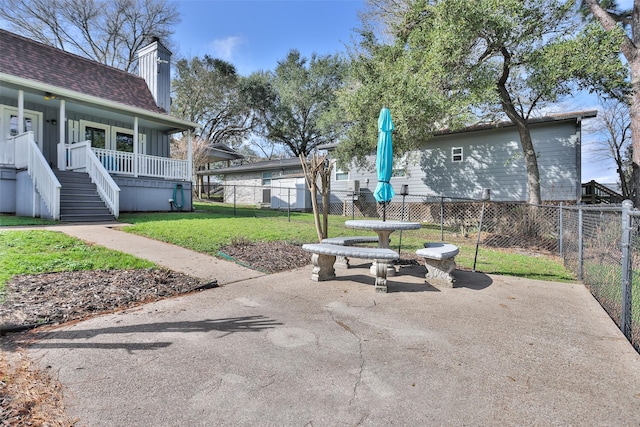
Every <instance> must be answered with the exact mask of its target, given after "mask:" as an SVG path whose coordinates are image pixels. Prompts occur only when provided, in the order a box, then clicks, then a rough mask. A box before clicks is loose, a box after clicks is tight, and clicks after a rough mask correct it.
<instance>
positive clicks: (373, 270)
mask: <svg viewBox="0 0 640 427" xmlns="http://www.w3.org/2000/svg"><path fill="white" fill-rule="evenodd" d="M377 263H378V261H373V263H371V267H369V273H370V274H371V275H372V276H375V275H376V272H377V271H378V267H377ZM395 275H396V268H395V267H394V266H393V263H387V277H393V276H395Z"/></svg>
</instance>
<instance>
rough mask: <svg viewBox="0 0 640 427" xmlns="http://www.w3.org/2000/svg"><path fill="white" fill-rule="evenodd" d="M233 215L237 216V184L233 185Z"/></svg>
mask: <svg viewBox="0 0 640 427" xmlns="http://www.w3.org/2000/svg"><path fill="white" fill-rule="evenodd" d="M233 216H236V186H235V185H234V186H233Z"/></svg>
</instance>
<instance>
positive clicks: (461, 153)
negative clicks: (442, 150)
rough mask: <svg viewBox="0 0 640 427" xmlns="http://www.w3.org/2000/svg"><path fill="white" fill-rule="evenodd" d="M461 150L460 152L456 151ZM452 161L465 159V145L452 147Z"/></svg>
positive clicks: (459, 161) (456, 161)
mask: <svg viewBox="0 0 640 427" xmlns="http://www.w3.org/2000/svg"><path fill="white" fill-rule="evenodd" d="M456 150H460V152H456ZM457 156H460V159H457V160H456V157H457ZM451 161H452V162H453V163H461V162H463V161H464V148H463V147H451Z"/></svg>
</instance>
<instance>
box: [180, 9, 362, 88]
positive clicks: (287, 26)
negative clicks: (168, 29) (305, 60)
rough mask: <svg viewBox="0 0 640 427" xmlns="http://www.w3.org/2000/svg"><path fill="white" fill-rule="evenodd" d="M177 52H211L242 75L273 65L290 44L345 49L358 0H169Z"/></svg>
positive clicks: (306, 52)
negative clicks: (177, 18)
mask: <svg viewBox="0 0 640 427" xmlns="http://www.w3.org/2000/svg"><path fill="white" fill-rule="evenodd" d="M175 3H176V4H177V6H178V11H179V12H180V14H181V17H182V22H181V23H180V24H179V25H178V26H177V28H176V31H175V34H174V37H173V39H174V42H175V44H176V49H177V52H174V54H177V55H178V56H180V57H187V58H189V57H193V56H203V55H205V54H209V55H211V56H214V57H217V58H220V59H224V60H226V61H228V62H230V63H232V64H233V65H235V67H236V69H237V70H238V72H239V73H240V74H242V75H249V74H251V73H252V72H254V71H259V70H265V71H266V70H273V69H275V67H276V65H277V63H278V61H280V60H283V59H285V57H286V56H287V53H289V51H290V50H291V49H297V50H299V51H300V53H301V54H302V55H303V56H305V57H309V56H310V55H311V54H312V53H317V54H320V55H325V54H335V53H340V52H345V51H346V46H347V45H348V44H349V42H350V39H351V35H352V30H353V29H354V28H356V27H357V26H358V25H359V20H358V11H359V10H361V9H362V8H363V7H364V1H362V0H234V1H228V0H175Z"/></svg>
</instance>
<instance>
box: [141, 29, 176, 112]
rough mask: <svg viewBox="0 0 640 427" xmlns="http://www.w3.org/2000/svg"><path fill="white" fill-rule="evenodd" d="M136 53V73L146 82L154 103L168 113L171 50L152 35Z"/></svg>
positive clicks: (169, 107)
mask: <svg viewBox="0 0 640 427" xmlns="http://www.w3.org/2000/svg"><path fill="white" fill-rule="evenodd" d="M137 54H138V75H139V76H140V77H142V78H143V79H144V80H145V81H146V82H147V86H149V90H150V91H151V94H152V95H153V99H155V101H156V105H157V106H158V107H160V108H162V109H163V110H164V111H165V112H167V113H168V112H169V111H170V109H171V52H170V51H169V49H167V48H166V47H164V46H163V45H162V43H160V40H159V39H158V38H157V37H154V38H153V39H152V41H151V43H150V44H148V45H146V46H145V47H143V48H141V49H140V50H138V53H137Z"/></svg>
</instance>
